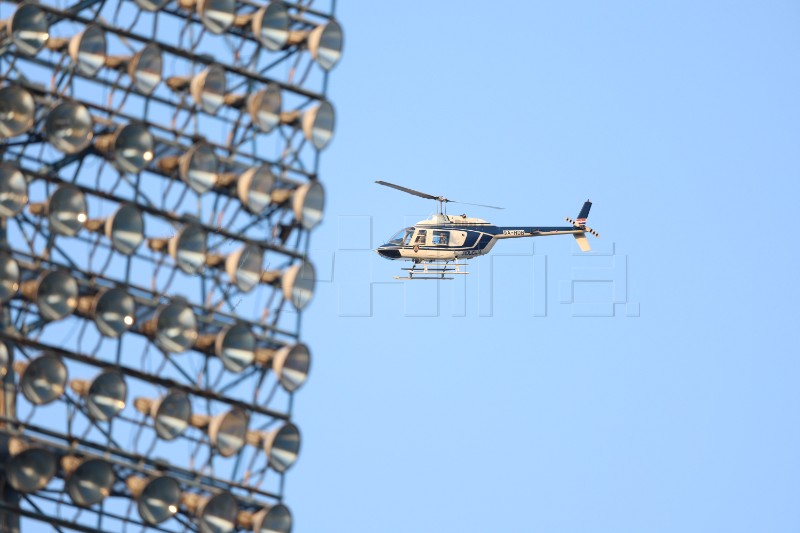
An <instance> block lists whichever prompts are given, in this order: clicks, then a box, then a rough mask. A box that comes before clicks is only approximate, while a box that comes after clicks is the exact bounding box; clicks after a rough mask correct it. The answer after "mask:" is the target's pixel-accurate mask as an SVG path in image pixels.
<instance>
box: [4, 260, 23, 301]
mask: <svg viewBox="0 0 800 533" xmlns="http://www.w3.org/2000/svg"><path fill="white" fill-rule="evenodd" d="M19 276H20V272H19V264H18V263H17V262H16V261H15V260H14V258H13V257H11V256H10V255H8V254H7V253H6V252H0V303H5V302H7V301H9V300H10V299H11V298H13V297H14V295H15V294H17V291H18V290H19Z"/></svg>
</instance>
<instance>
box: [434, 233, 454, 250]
mask: <svg viewBox="0 0 800 533" xmlns="http://www.w3.org/2000/svg"><path fill="white" fill-rule="evenodd" d="M449 236H450V232H449V231H434V232H433V244H434V245H438V246H447V242H448V241H449Z"/></svg>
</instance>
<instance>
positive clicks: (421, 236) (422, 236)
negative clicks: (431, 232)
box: [414, 229, 428, 245]
mask: <svg viewBox="0 0 800 533" xmlns="http://www.w3.org/2000/svg"><path fill="white" fill-rule="evenodd" d="M427 237H428V230H424V229H421V230H419V231H418V232H417V236H416V237H414V244H422V245H424V244H425V240H426V239H427Z"/></svg>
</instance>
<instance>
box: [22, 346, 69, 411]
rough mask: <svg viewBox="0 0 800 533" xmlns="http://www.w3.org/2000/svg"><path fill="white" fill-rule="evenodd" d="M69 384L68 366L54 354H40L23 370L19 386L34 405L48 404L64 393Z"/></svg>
mask: <svg viewBox="0 0 800 533" xmlns="http://www.w3.org/2000/svg"><path fill="white" fill-rule="evenodd" d="M66 385H67V367H66V366H65V365H64V362H63V361H61V358H60V357H58V356H56V355H53V354H44V355H40V356H39V357H37V358H36V359H34V360H32V361H31V362H30V363H29V364H28V365H27V366H26V367H25V370H23V371H22V375H21V376H20V378H19V388H20V390H21V391H22V395H23V396H25V399H26V400H28V401H29V402H31V403H32V404H33V405H46V404H48V403H50V402H52V401H53V400H55V399H56V398H58V397H59V396H61V395H62V394H64V390H65V389H66Z"/></svg>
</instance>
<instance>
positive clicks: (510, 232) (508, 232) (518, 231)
mask: <svg viewBox="0 0 800 533" xmlns="http://www.w3.org/2000/svg"><path fill="white" fill-rule="evenodd" d="M503 235H525V230H522V229H504V230H503Z"/></svg>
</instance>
